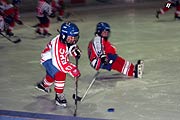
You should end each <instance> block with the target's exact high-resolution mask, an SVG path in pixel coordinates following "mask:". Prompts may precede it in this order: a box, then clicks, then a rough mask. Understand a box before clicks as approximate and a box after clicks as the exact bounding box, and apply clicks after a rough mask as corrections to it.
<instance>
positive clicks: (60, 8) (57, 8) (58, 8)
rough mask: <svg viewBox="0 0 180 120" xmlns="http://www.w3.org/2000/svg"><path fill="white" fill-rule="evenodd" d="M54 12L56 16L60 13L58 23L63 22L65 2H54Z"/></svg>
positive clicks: (54, 0)
mask: <svg viewBox="0 0 180 120" xmlns="http://www.w3.org/2000/svg"><path fill="white" fill-rule="evenodd" d="M51 5H52V11H53V13H54V14H56V13H58V16H57V21H63V16H64V10H65V3H64V0H52V4H51Z"/></svg>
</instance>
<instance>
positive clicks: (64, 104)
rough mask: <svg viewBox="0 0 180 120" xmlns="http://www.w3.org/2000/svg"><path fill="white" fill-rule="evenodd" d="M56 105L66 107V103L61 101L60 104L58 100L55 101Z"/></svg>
mask: <svg viewBox="0 0 180 120" xmlns="http://www.w3.org/2000/svg"><path fill="white" fill-rule="evenodd" d="M56 105H58V106H60V107H63V108H66V107H67V104H66V103H62V104H60V103H59V102H57V101H56Z"/></svg>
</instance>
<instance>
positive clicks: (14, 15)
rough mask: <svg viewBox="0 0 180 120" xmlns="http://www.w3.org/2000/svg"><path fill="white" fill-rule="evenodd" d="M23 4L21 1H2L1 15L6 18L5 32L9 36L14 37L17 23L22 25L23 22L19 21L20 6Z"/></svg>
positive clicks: (0, 6)
mask: <svg viewBox="0 0 180 120" xmlns="http://www.w3.org/2000/svg"><path fill="white" fill-rule="evenodd" d="M20 3H21V0H12V2H9V1H7V0H2V1H1V5H0V8H1V15H2V16H3V18H4V22H5V32H6V34H7V35H8V36H13V35H14V33H13V32H12V31H13V29H14V27H15V23H17V24H19V25H22V24H23V22H22V21H21V20H20V19H19V18H20V17H19V5H20Z"/></svg>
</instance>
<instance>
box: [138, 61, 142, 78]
mask: <svg viewBox="0 0 180 120" xmlns="http://www.w3.org/2000/svg"><path fill="white" fill-rule="evenodd" d="M138 78H142V65H141V64H139V65H138Z"/></svg>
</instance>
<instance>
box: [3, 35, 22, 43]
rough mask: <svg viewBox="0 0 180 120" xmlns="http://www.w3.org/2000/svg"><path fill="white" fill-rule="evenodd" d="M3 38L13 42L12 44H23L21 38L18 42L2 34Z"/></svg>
mask: <svg viewBox="0 0 180 120" xmlns="http://www.w3.org/2000/svg"><path fill="white" fill-rule="evenodd" d="M0 34H1V35H2V36H3V37H5V38H6V39H7V40H9V41H10V42H12V43H15V44H16V43H19V42H21V39H20V38H17V39H16V40H14V41H13V40H12V39H10V38H9V37H7V36H6V35H4V34H2V33H0Z"/></svg>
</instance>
